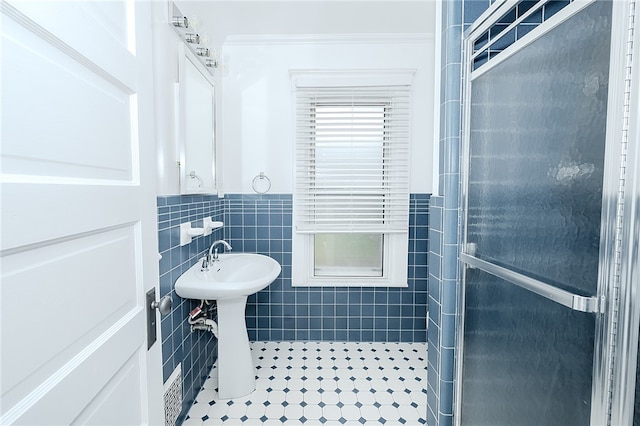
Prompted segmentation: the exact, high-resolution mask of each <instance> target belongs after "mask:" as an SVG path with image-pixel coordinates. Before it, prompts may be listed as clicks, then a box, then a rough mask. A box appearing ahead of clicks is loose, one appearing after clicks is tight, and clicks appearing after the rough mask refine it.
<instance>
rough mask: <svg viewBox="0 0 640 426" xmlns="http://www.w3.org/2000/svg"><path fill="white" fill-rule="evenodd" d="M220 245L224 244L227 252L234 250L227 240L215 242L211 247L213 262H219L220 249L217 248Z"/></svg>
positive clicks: (210, 258) (210, 256) (211, 259)
mask: <svg viewBox="0 0 640 426" xmlns="http://www.w3.org/2000/svg"><path fill="white" fill-rule="evenodd" d="M218 244H222V245H223V246H224V249H225V250H226V251H231V250H232V249H231V245H230V244H229V243H228V242H226V241H225V240H218V241H214V242H213V244H211V247H209V260H210V261H211V262H216V261H217V260H218V247H216V246H217V245H218ZM211 252H213V255H212V254H211Z"/></svg>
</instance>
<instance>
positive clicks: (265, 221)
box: [225, 194, 430, 342]
mask: <svg viewBox="0 0 640 426" xmlns="http://www.w3.org/2000/svg"><path fill="white" fill-rule="evenodd" d="M429 197H430V195H429V194H411V197H410V223H409V247H408V250H409V266H408V267H409V269H408V284H409V287H408V288H367V287H357V288H340V287H338V288H333V287H311V288H309V287H295V288H294V287H292V286H291V244H292V196H291V195H290V194H286V195H278V194H275V195H245V194H235V195H234V194H232V195H227V196H226V198H225V202H226V209H225V224H226V226H225V239H226V240H227V241H228V242H229V243H230V244H231V245H232V247H233V249H234V250H235V251H247V252H257V253H261V254H265V255H268V256H271V257H273V258H274V259H276V260H277V261H278V262H279V263H280V265H282V273H281V275H280V277H279V278H278V279H276V281H275V282H274V283H273V284H271V285H270V286H269V287H267V288H266V289H264V290H262V291H260V292H258V293H257V294H255V295H252V296H250V297H249V299H248V300H247V311H246V319H247V329H248V332H249V338H250V339H251V340H254V341H262V340H266V341H279V340H329V341H367V342H425V341H426V316H427V300H428V289H427V276H428V271H429V270H428V266H427V264H428V262H427V253H428V244H429V233H428V230H429Z"/></svg>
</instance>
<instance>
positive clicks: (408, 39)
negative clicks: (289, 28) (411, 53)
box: [223, 33, 435, 46]
mask: <svg viewBox="0 0 640 426" xmlns="http://www.w3.org/2000/svg"><path fill="white" fill-rule="evenodd" d="M434 38H435V37H434V34H433V33H415V34H261V35H230V36H227V38H226V40H225V42H224V43H223V45H226V46H243V45H256V44H257V45H260V44H419V43H426V42H428V41H433V40H434Z"/></svg>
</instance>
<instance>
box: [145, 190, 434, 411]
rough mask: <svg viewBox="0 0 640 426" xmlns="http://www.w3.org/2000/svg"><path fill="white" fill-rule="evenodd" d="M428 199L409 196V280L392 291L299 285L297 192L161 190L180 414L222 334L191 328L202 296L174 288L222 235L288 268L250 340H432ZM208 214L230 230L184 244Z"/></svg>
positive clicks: (252, 314) (254, 320)
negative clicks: (295, 280) (187, 225)
mask: <svg viewBox="0 0 640 426" xmlns="http://www.w3.org/2000/svg"><path fill="white" fill-rule="evenodd" d="M429 199H430V195H429V194H411V196H410V216H409V222H410V223H409V247H408V254H409V266H408V268H409V269H408V283H409V287H408V288H402V289H398V288H391V289H387V288H360V287H358V288H326V287H324V288H306V287H297V288H293V287H292V286H291V250H292V248H291V246H292V196H291V195H290V194H286V195H245V194H242V195H233V194H232V195H228V196H226V197H225V198H218V197H216V196H201V195H195V196H194V195H185V196H178V195H176V196H166V197H164V196H163V197H158V198H157V202H158V245H159V252H160V254H161V255H162V258H161V259H160V262H159V265H160V266H159V267H160V297H163V296H165V295H171V297H172V299H173V306H174V308H173V310H172V312H171V314H170V315H168V316H165V317H163V318H162V319H161V336H162V337H161V340H162V360H163V378H164V380H165V381H166V380H167V378H168V377H169V376H170V374H171V373H172V372H173V370H174V369H175V368H176V366H177V365H178V364H182V375H183V413H182V417H181V418H183V417H184V415H185V414H186V412H187V410H188V408H189V407H190V406H191V404H192V403H193V400H194V398H195V396H196V395H197V392H198V390H199V389H200V387H201V385H202V383H203V382H204V380H205V379H206V376H207V373H208V372H209V370H210V369H211V366H212V365H213V363H214V362H215V360H216V358H217V341H216V339H215V338H213V336H212V335H211V334H209V333H205V332H200V331H198V332H195V333H191V331H190V327H189V324H188V323H187V315H188V313H189V312H190V311H191V309H193V308H194V307H195V306H196V305H197V302H196V301H192V300H186V299H181V298H180V297H178V296H177V295H176V293H175V290H174V287H175V282H176V280H177V279H178V277H179V276H180V275H181V274H182V273H184V272H185V271H186V270H187V269H189V268H190V267H191V266H192V265H193V264H194V263H195V262H197V261H198V259H200V258H201V257H202V256H203V255H204V253H205V252H206V250H208V248H209V246H210V245H211V243H212V242H213V241H215V240H216V239H221V238H224V239H225V240H227V241H228V242H229V243H230V244H231V245H232V247H233V249H234V251H238V252H257V253H262V254H266V255H268V256H271V257H273V258H274V259H276V260H277V261H278V262H279V263H280V264H281V265H282V273H281V275H280V277H279V278H278V279H277V280H276V281H275V282H274V283H273V284H271V285H270V286H269V287H268V288H267V289H265V290H263V291H260V292H258V293H257V294H255V295H253V296H251V297H250V298H249V300H248V301H247V311H246V321H247V329H248V332H249V337H250V339H251V340H266V341H278V340H329V341H370V342H374V341H375V342H387V341H388V342H426V338H427V336H426V316H427V305H428V288H427V277H428V274H429V268H428V266H427V265H428V258H427V256H428V249H429ZM207 216H212V217H213V220H220V221H223V222H224V223H225V227H224V228H223V229H220V230H216V231H214V232H213V234H212V235H210V236H207V237H196V238H194V239H193V241H192V243H190V244H188V245H185V246H183V247H180V245H179V240H180V235H179V226H180V224H181V223H183V222H187V221H189V222H191V223H192V226H194V227H201V226H202V219H203V218H204V217H207Z"/></svg>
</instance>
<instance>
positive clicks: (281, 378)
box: [184, 342, 427, 426]
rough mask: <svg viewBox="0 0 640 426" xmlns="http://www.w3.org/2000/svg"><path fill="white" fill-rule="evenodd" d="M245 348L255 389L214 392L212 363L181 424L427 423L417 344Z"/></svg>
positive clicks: (421, 349)
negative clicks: (225, 395) (238, 394)
mask: <svg viewBox="0 0 640 426" xmlns="http://www.w3.org/2000/svg"><path fill="white" fill-rule="evenodd" d="M251 349H252V356H253V361H254V365H255V366H256V377H257V380H256V390H255V391H254V392H252V393H251V394H249V395H247V396H245V397H242V398H236V399H227V400H221V399H219V398H218V393H217V391H216V389H217V370H216V366H214V368H213V369H212V370H211V373H210V377H209V379H207V381H206V383H205V384H204V386H203V388H202V390H201V391H200V393H199V394H198V396H197V398H196V402H195V403H194V404H193V406H192V407H191V409H190V410H189V414H188V415H187V418H186V420H185V422H184V425H185V426H191V425H224V426H235V425H243V426H254V425H255V426H258V425H264V426H268V425H274V426H282V425H285V426H289V425H302V426H317V425H321V426H334V425H335V426H344V425H346V426H352V425H353V426H361V425H385V426H396V425H407V426H413V425H421V424H425V423H426V421H425V418H426V412H427V394H426V390H425V388H426V379H427V370H426V364H427V361H426V359H427V350H426V345H425V344H424V343H355V342H353V343H351V342H349V343H335V342H255V343H252V344H251Z"/></svg>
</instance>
